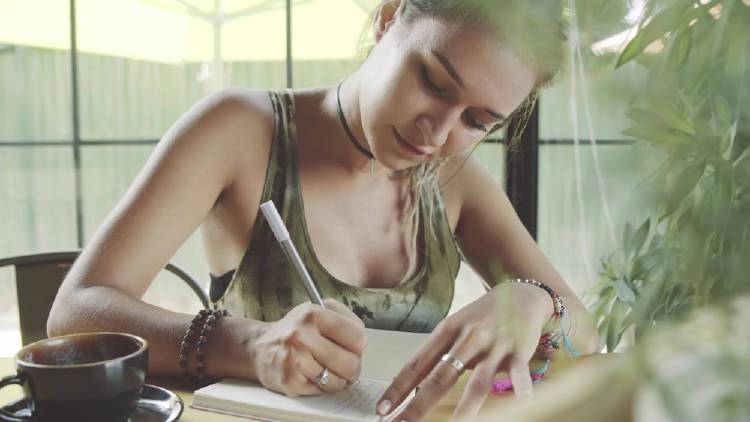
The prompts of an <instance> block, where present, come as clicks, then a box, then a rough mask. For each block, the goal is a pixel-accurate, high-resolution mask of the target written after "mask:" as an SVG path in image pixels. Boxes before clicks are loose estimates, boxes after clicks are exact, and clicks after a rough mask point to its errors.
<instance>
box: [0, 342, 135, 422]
mask: <svg viewBox="0 0 750 422" xmlns="http://www.w3.org/2000/svg"><path fill="white" fill-rule="evenodd" d="M15 362H16V374H15V375H11V376H8V377H4V378H2V380H0V388H2V387H4V386H6V385H11V384H18V385H20V386H21V387H22V388H23V392H24V400H25V401H27V402H28V405H29V412H30V414H31V415H30V416H16V415H15V414H11V413H9V412H8V411H6V410H4V409H2V408H0V420H6V421H44V422H47V421H126V420H128V417H129V416H130V414H131V413H132V412H133V410H134V409H135V406H136V404H137V403H138V399H139V398H140V396H141V390H142V389H143V383H144V379H145V376H146V368H147V366H148V343H147V342H146V340H144V339H142V338H140V337H138V336H134V335H131V334H124V333H82V334H72V335H67V336H62V337H54V338H49V339H45V340H41V341H38V342H36V343H32V344H29V345H27V346H25V347H23V348H22V349H21V350H19V351H18V353H16V355H15Z"/></svg>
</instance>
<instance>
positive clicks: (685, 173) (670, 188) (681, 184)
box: [666, 161, 706, 214]
mask: <svg viewBox="0 0 750 422" xmlns="http://www.w3.org/2000/svg"><path fill="white" fill-rule="evenodd" d="M705 168H706V163H705V162H703V161H694V162H692V163H690V164H688V165H687V166H686V167H685V168H683V169H682V170H680V171H679V172H676V173H675V172H672V173H670V174H669V175H667V186H666V188H667V192H666V193H667V214H672V213H673V212H674V211H675V210H676V209H677V207H678V206H679V205H680V202H681V201H682V200H683V199H684V198H685V197H686V196H687V195H688V194H690V192H691V191H692V190H693V189H694V188H695V185H696V184H697V183H698V180H700V178H701V176H703V173H704V171H705Z"/></svg>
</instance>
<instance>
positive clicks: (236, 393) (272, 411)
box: [193, 379, 388, 421]
mask: <svg viewBox="0 0 750 422" xmlns="http://www.w3.org/2000/svg"><path fill="white" fill-rule="evenodd" d="M386 387H388V383H387V382H385V381H380V380H371V379H360V382H359V383H357V384H355V385H352V386H351V387H349V388H347V389H346V390H342V391H339V392H337V393H333V394H327V395H322V396H307V397H294V398H291V397H287V396H285V395H283V394H279V393H275V392H273V391H270V390H267V389H265V388H263V387H262V386H261V385H259V384H257V383H254V382H251V381H240V380H224V381H222V382H220V383H217V384H213V385H209V386H208V387H204V388H202V389H200V390H198V391H196V392H195V395H194V396H193V406H194V407H198V408H205V409H218V410H221V411H225V412H229V413H234V414H240V415H253V416H258V417H261V418H266V419H271V420H284V421H298V420H299V421H368V420H371V421H377V420H379V417H378V416H377V414H376V413H375V405H376V402H377V400H378V398H380V396H381V394H383V392H384V391H385V389H386Z"/></svg>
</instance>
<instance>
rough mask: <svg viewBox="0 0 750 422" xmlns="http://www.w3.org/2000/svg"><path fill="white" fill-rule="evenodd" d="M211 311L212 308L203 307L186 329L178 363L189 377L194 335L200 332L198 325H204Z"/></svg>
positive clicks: (186, 376) (188, 377)
mask: <svg viewBox="0 0 750 422" xmlns="http://www.w3.org/2000/svg"><path fill="white" fill-rule="evenodd" d="M210 313H211V310H210V309H201V310H200V311H199V312H198V314H197V315H196V316H195V317H194V318H193V320H192V321H191V322H190V325H189V326H188V329H187V330H186V331H185V335H184V336H183V337H182V341H181V342H180V355H179V357H178V363H179V365H180V368H182V374H183V375H184V376H185V378H187V379H191V376H190V371H189V370H188V360H189V358H190V343H191V342H192V341H193V337H194V335H195V334H197V333H198V327H200V326H201V325H203V319H204V318H207V317H208V315H209V314H210Z"/></svg>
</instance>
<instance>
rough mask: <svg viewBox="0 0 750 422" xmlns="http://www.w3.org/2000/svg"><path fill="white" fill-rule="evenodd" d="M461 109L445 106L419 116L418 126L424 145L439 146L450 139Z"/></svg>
mask: <svg viewBox="0 0 750 422" xmlns="http://www.w3.org/2000/svg"><path fill="white" fill-rule="evenodd" d="M460 116H461V112H460V110H457V109H454V108H452V107H445V108H444V109H442V110H439V111H436V112H433V113H430V114H427V113H424V114H422V115H420V116H419V117H417V122H416V123H417V127H418V128H419V131H420V132H421V134H422V142H423V144H424V146H428V147H432V148H439V147H441V146H442V145H443V144H444V143H445V141H447V140H448V135H449V134H450V132H451V129H452V128H453V125H454V123H455V121H456V120H457V119H458V118H460Z"/></svg>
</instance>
